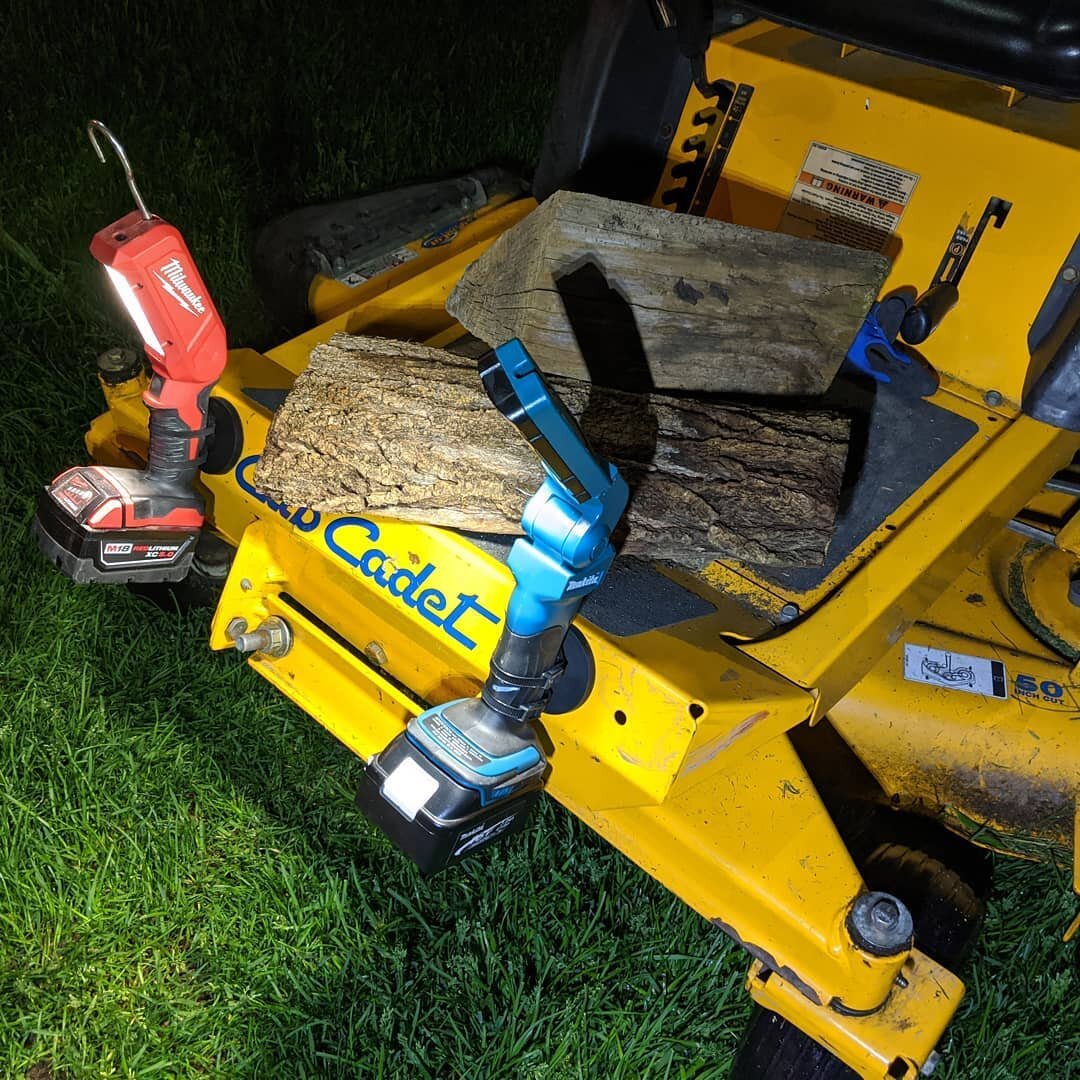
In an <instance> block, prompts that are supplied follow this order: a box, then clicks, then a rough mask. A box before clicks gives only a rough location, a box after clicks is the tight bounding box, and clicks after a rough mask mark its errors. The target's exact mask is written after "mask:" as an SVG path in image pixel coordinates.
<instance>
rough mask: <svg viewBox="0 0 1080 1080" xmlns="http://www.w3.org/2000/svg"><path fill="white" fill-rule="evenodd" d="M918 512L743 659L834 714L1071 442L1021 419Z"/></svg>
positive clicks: (1065, 455) (1002, 428) (1004, 427)
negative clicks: (810, 690) (837, 588)
mask: <svg viewBox="0 0 1080 1080" xmlns="http://www.w3.org/2000/svg"><path fill="white" fill-rule="evenodd" d="M980 442H982V445H981V446H980V447H979V450H980V452H979V453H978V455H977V456H975V457H973V458H971V459H970V460H968V461H967V463H966V467H961V468H959V469H958V470H956V471H954V472H953V475H952V476H951V477H950V479H949V481H948V482H947V483H946V484H945V486H944V487H943V488H942V489H941V490H940V491H939V492H938V493H937V494H936V495H935V496H934V497H932V498H929V499H928V500H927V501H926V503H925V505H924V506H923V507H922V508H921V510H920V512H919V513H918V514H917V515H916V516H915V517H913V518H912V519H911V520H910V521H908V522H907V523H906V524H905V525H904V526H903V527H901V528H897V529H896V530H895V531H894V532H892V533H891V535H890V537H889V539H888V541H887V542H885V543H884V544H883V546H882V547H881V548H880V550H878V551H877V552H876V553H875V555H874V557H873V558H872V559H869V560H867V561H865V562H864V563H863V564H862V565H861V566H860V567H859V568H858V570H856V571H855V573H853V574H852V575H851V577H850V578H848V579H847V581H846V582H845V583H844V587H843V590H842V592H840V593H839V594H838V595H837V596H835V597H833V598H832V599H831V600H830V602H829V603H827V604H823V605H821V606H820V607H818V608H816V609H815V610H813V611H812V612H810V613H809V615H807V616H806V617H805V618H804V619H802V620H801V621H800V622H798V623H797V624H796V625H794V626H792V627H790V628H788V629H787V630H785V631H784V632H782V633H778V634H776V635H775V636H773V637H771V638H767V639H765V640H762V641H758V642H754V643H751V644H748V645H746V646H745V647H744V648H745V651H746V652H747V653H748V654H749V655H751V656H754V657H756V658H757V659H759V660H760V661H762V663H764V664H766V665H767V666H768V667H771V668H774V669H775V670H777V671H780V672H782V673H783V674H784V675H785V676H786V677H787V678H789V679H791V680H792V681H793V682H796V683H798V684H799V685H801V686H807V687H814V688H815V689H816V691H817V693H818V701H819V704H818V715H821V714H823V713H824V712H825V711H827V710H828V709H830V708H831V707H832V706H833V705H834V704H835V703H836V702H837V701H839V700H840V699H841V698H842V697H843V696H844V694H846V693H847V692H848V691H849V690H850V689H851V687H852V686H853V685H854V683H856V682H857V681H858V680H859V679H860V678H862V677H863V675H865V674H867V673H868V672H869V671H870V669H871V668H872V667H873V666H874V664H876V663H877V661H878V660H879V659H880V658H881V657H882V656H883V655H884V654H885V652H886V651H887V650H888V649H889V648H891V647H892V646H893V645H895V644H896V642H897V641H898V640H899V639H900V637H901V636H902V635H903V634H904V632H905V631H906V630H907V629H908V627H909V626H911V624H912V623H913V622H914V621H915V619H917V618H918V617H919V615H920V614H922V612H924V611H925V610H926V609H927V608H928V607H929V606H930V605H931V604H932V603H933V602H934V600H936V599H937V597H938V596H939V595H940V594H941V593H942V592H943V591H944V589H945V588H946V587H947V586H948V585H949V583H950V582H951V581H952V580H954V579H955V578H956V576H957V575H958V574H959V573H960V572H961V571H962V570H963V569H964V567H965V566H967V565H968V564H969V563H970V562H971V561H972V559H974V558H975V556H976V555H977V554H978V553H979V551H980V550H981V549H982V548H983V547H984V546H985V545H986V544H987V543H989V542H990V541H991V540H992V539H993V538H994V536H995V534H996V533H998V532H1000V530H1001V528H1002V527H1003V526H1004V524H1005V523H1006V522H1007V521H1008V520H1009V519H1010V518H1012V517H1013V516H1014V515H1015V514H1016V512H1017V511H1018V510H1019V509H1020V508H1021V506H1022V505H1023V503H1024V502H1025V501H1026V499H1027V498H1029V497H1030V496H1031V494H1033V493H1034V492H1035V491H1037V490H1039V488H1041V487H1042V485H1043V484H1044V483H1045V482H1046V480H1047V478H1048V477H1050V476H1052V475H1053V474H1054V473H1055V472H1056V471H1057V470H1058V469H1060V468H1062V467H1064V466H1065V465H1066V464H1068V462H1069V461H1070V460H1071V458H1072V456H1073V454H1074V453H1075V452H1076V450H1077V448H1078V447H1080V440H1078V438H1077V436H1075V435H1073V434H1071V433H1068V432H1063V431H1060V430H1058V429H1056V428H1051V427H1049V426H1048V425H1046V424H1040V423H1038V422H1037V421H1034V420H1031V419H1029V418H1028V417H1026V416H1019V417H1017V418H1016V419H1015V420H1014V421H1012V422H1011V423H1009V424H1001V425H999V426H998V428H997V433H996V434H995V436H994V437H993V438H989V439H986V440H985V441H982V440H980Z"/></svg>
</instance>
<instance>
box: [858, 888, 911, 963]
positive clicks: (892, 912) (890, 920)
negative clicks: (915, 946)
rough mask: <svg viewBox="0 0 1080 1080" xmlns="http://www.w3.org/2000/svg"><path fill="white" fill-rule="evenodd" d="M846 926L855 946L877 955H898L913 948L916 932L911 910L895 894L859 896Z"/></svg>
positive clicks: (878, 893)
mask: <svg viewBox="0 0 1080 1080" xmlns="http://www.w3.org/2000/svg"><path fill="white" fill-rule="evenodd" d="M847 927H848V932H849V933H850V934H851V939H852V941H854V943H855V946H856V948H859V949H862V950H863V951H864V952H868V953H873V955H874V956H895V955H896V954H897V953H900V952H903V951H904V950H905V949H908V948H910V947H911V940H912V935H913V934H914V931H915V924H914V922H913V921H912V918H911V912H910V911H908V909H907V908H906V907H905V906H904V904H903V903H902V902H901V901H900V900H898V899H897V898H896V897H895V896H891V895H890V894H889V893H884V892H869V893H863V894H862V895H861V896H859V897H857V898H856V900H855V903H854V904H852V905H851V911H850V913H849V914H848V920H847Z"/></svg>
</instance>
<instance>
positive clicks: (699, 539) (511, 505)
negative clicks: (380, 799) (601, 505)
mask: <svg viewBox="0 0 1080 1080" xmlns="http://www.w3.org/2000/svg"><path fill="white" fill-rule="evenodd" d="M551 382H552V384H553V385H554V386H555V388H556V389H557V391H558V393H559V394H560V395H561V396H562V398H563V400H564V401H565V402H566V405H567V407H568V408H569V409H570V411H571V412H572V413H573V414H574V415H575V416H576V417H578V419H579V422H580V423H581V425H582V428H583V430H584V431H585V433H586V435H587V437H588V438H589V439H590V441H591V443H592V445H593V446H594V447H595V448H596V450H597V452H598V453H600V454H602V455H603V456H605V457H608V458H610V459H611V460H613V461H615V462H616V463H617V464H618V466H619V468H620V469H621V470H622V471H623V474H624V475H625V476H626V478H627V480H628V482H629V484H630V487H631V490H632V494H631V500H630V506H629V509H628V512H627V518H626V524H627V535H626V539H625V545H624V547H623V550H625V551H628V552H635V553H638V554H642V555H647V556H650V557H653V558H662V559H670V560H673V561H676V562H682V563H684V564H687V565H691V566H699V565H701V564H702V563H703V562H706V561H708V560H710V559H713V558H717V557H720V556H734V557H738V558H741V559H745V560H748V561H752V562H758V563H771V564H777V565H817V564H819V563H820V562H821V561H822V560H823V558H824V554H825V550H826V547H827V545H828V541H829V537H830V535H831V531H832V526H833V522H834V519H835V516H836V511H837V504H838V499H839V492H840V484H841V478H842V474H843V469H844V461H845V457H846V453H847V443H848V437H849V433H850V432H849V421H848V420H847V419H846V418H845V417H842V416H839V415H837V414H834V413H830V412H823V411H805V410H800V411H786V410H779V409H774V408H752V407H749V406H745V405H723V406H721V405H715V404H708V403H704V402H700V401H696V400H693V401H687V400H681V399H677V398H672V397H666V396H662V395H659V394H651V395H640V394H625V393H620V392H618V391H613V390H608V389H603V388H600V387H596V386H590V385H588V384H585V383H581V382H578V381H576V380H569V379H561V378H552V379H551ZM542 475H543V474H542V471H541V468H540V465H539V462H538V461H537V459H536V457H535V456H534V454H533V452H532V451H531V450H530V449H529V448H528V446H527V445H526V443H525V442H524V440H522V438H521V437H520V435H519V434H518V433H517V431H516V429H515V428H514V427H513V426H512V425H511V424H509V423H508V422H507V421H506V420H505V419H504V418H503V417H502V416H501V415H500V414H499V413H498V411H497V410H496V409H495V408H494V406H492V405H491V403H490V402H489V401H488V399H487V396H486V394H485V393H484V390H483V387H482V385H481V383H480V379H479V376H478V374H477V371H476V366H475V363H474V362H473V361H471V360H463V359H462V358H460V357H457V356H454V355H452V354H450V353H447V352H445V351H443V350H441V349H432V348H428V347H426V346H423V345H416V344H412V343H408V342H400V341H391V340H389V339H385V338H366V337H353V336H349V335H346V334H338V335H335V337H334V338H332V339H331V341H330V342H329V343H328V344H325V345H320V346H318V347H316V348H315V349H314V351H313V352H312V355H311V363H310V366H309V367H308V368H307V369H306V370H305V371H304V372H303V374H301V375H300V377H299V378H298V379H297V381H296V385H295V387H294V388H293V390H292V391H291V393H290V394H289V397H288V399H287V400H286V402H285V403H284V405H283V406H282V408H281V409H280V410H279V411H278V413H277V415H276V417H275V419H274V423H273V425H272V427H271V429H270V434H269V437H268V439H267V444H266V449H265V451H264V453H263V457H262V461H261V462H260V464H259V466H258V468H257V470H256V477H255V479H256V482H257V483H258V485H259V488H260V490H262V491H265V492H266V493H267V494H269V495H271V496H272V497H274V498H276V499H281V500H282V501H284V502H288V503H292V504H294V505H295V504H301V505H306V506H311V507H314V508H316V509H319V510H324V511H328V512H334V513H364V514H373V515H376V516H384V517H393V518H399V519H403V520H407V521H416V522H426V523H430V524H434V525H445V526H450V527H454V528H459V529H466V530H472V531H477V532H494V533H513V532H517V531H519V519H520V516H521V511H522V508H523V506H524V504H525V500H526V499H527V498H528V496H529V495H531V494H532V492H533V491H535V490H536V487H537V486H538V484H539V482H540V480H541V478H542Z"/></svg>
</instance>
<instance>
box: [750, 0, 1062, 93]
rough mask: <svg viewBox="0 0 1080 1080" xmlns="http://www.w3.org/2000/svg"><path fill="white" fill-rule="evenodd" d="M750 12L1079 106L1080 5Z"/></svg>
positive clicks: (926, 1) (979, 0)
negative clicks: (1076, 102) (1076, 103)
mask: <svg viewBox="0 0 1080 1080" xmlns="http://www.w3.org/2000/svg"><path fill="white" fill-rule="evenodd" d="M748 6H749V9H750V10H751V11H753V12H754V13H755V14H757V15H761V16H763V17H764V18H766V19H771V20H772V21H773V22H778V23H783V24H785V25H787V26H795V27H799V28H800V29H803V30H809V31H810V32H811V33H814V34H821V35H823V36H824V37H830V38H835V39H836V40H837V41H846V42H850V43H851V44H853V45H863V46H865V47H866V48H868V49H873V50H875V51H876V52H883V53H891V54H892V55H893V56H899V57H902V58H903V59H905V60H914V61H916V62H917V63H920V64H929V65H930V66H932V67H937V68H944V69H945V70H947V71H957V72H960V73H961V74H963V75H972V76H974V77H975V78H977V79H986V80H987V81H989V82H993V83H998V84H1002V85H1005V86H1014V87H1016V88H1017V89H1019V90H1023V91H1026V92H1027V93H1030V94H1036V95H1038V96H1039V97H1047V98H1054V99H1057V100H1059V101H1080V3H1077V2H1076V0H1026V2H1025V0H908V2H907V3H886V2H871V3H867V0H825V2H824V3H808V2H807V0H773V2H768V0H767V2H765V3H757V2H751V3H750V4H749V5H748Z"/></svg>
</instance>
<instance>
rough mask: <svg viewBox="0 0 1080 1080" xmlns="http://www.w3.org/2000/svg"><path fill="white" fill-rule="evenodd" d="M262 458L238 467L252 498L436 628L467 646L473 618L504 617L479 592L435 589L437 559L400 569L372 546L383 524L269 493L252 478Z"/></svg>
mask: <svg viewBox="0 0 1080 1080" xmlns="http://www.w3.org/2000/svg"><path fill="white" fill-rule="evenodd" d="M258 460H259V458H258V455H257V454H253V455H252V456H251V457H246V458H243V459H242V460H241V461H240V462H239V463H238V464H237V466H236V469H235V476H236V482H237V483H238V484H239V485H240V487H242V488H243V489H244V491H246V492H247V493H248V494H249V495H251V496H252V497H253V498H255V499H258V501H259V502H261V503H262V504H263V505H264V506H265V507H267V508H268V509H270V510H273V511H274V512H275V513H277V514H279V515H280V516H281V517H282V518H284V519H285V520H286V521H287V522H289V524H291V525H294V526H295V527H296V528H298V529H299V530H300V531H301V532H306V533H310V532H316V531H320V530H321V533H322V542H323V544H324V545H325V546H326V549H327V550H328V551H329V552H330V554H331V555H333V556H334V557H335V558H336V559H340V560H341V561H342V562H343V563H345V565H346V566H350V567H352V569H354V570H359V571H360V573H361V574H363V575H364V577H367V578H371V580H372V581H373V582H374V583H375V584H376V585H377V586H378V587H379V588H380V589H385V590H386V592H388V593H389V594H390V595H391V596H392V597H393V598H394V599H395V600H396V601H398V602H399V603H401V604H404V606H405V607H407V608H412V609H413V610H414V611H417V612H419V613H420V614H421V615H422V616H423V617H424V618H425V619H427V621H428V622H429V623H431V625H432V626H437V627H438V628H439V629H440V630H441V631H442V632H443V633H444V634H446V635H447V636H448V637H451V638H453V639H454V641H456V642H457V643H458V644H459V645H463V646H464V647H465V648H466V649H475V648H476V642H475V641H474V640H473V639H472V638H471V637H469V636H468V634H467V633H466V632H465V631H466V630H467V629H468V627H469V624H470V620H472V621H474V622H475V619H476V618H481V619H484V620H486V621H487V622H489V623H498V622H499V616H498V615H496V614H495V613H494V612H493V611H489V610H488V609H487V608H486V607H484V605H483V604H481V603H480V601H479V600H478V599H477V594H476V593H464V592H459V593H458V594H457V601H456V603H452V602H451V601H450V600H449V599H448V597H447V594H446V593H444V592H442V590H440V589H435V588H430V587H428V585H427V583H428V581H429V579H431V578H432V577H434V576H435V574H436V573H437V572H438V571H437V568H436V567H435V566H434V564H432V563H426V564H425V565H424V566H422V567H421V568H420V569H418V570H399V569H398V568H397V566H396V565H395V563H396V560H395V559H394V558H393V557H392V556H391V555H389V554H388V553H387V552H385V551H383V550H381V549H380V548H377V547H373V546H370V545H372V544H374V542H375V541H376V540H378V539H379V526H378V525H376V524H375V522H374V521H368V519H367V518H362V517H332V518H329V519H327V520H325V521H324V519H323V515H322V514H320V513H319V511H318V510H309V509H308V508H307V507H306V506H301V507H297V508H295V509H294V508H293V507H291V506H287V505H285V504H284V503H279V502H276V501H275V500H273V499H271V498H270V497H269V496H268V495H264V494H263V493H262V492H261V491H259V490H258V489H257V488H256V487H255V485H254V484H253V483H252V482H251V472H252V470H253V469H254V468H255V463H256V462H257V461H258Z"/></svg>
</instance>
